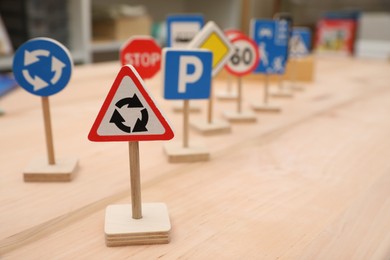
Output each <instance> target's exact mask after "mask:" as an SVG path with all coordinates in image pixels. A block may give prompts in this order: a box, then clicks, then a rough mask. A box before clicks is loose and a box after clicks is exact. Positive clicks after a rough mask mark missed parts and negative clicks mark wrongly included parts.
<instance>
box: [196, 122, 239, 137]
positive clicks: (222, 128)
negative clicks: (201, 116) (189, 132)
mask: <svg viewBox="0 0 390 260" xmlns="http://www.w3.org/2000/svg"><path fill="white" fill-rule="evenodd" d="M190 125H191V128H192V129H194V130H195V131H197V132H198V133H201V134H203V135H217V134H228V133H230V132H231V131H232V129H231V127H230V125H229V123H228V122H226V121H219V120H213V121H212V122H211V123H209V122H207V121H196V122H191V124H190Z"/></svg>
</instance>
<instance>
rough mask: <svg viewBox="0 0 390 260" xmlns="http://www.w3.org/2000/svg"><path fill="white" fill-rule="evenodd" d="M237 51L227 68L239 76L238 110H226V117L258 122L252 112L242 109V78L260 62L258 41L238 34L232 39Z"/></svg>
mask: <svg viewBox="0 0 390 260" xmlns="http://www.w3.org/2000/svg"><path fill="white" fill-rule="evenodd" d="M230 41H231V42H232V44H233V46H234V47H235V52H234V54H233V56H232V57H231V58H230V60H229V61H228V63H227V64H226V70H227V71H228V72H229V73H231V74H233V75H235V76H237V77H238V98H237V111H236V112H225V113H224V115H225V117H226V118H227V119H228V120H229V121H231V122H256V116H255V115H254V114H253V113H251V112H243V111H242V79H241V77H242V76H244V75H247V74H249V73H251V72H252V71H253V70H254V69H255V68H256V67H257V65H258V63H259V59H260V58H259V53H258V51H257V46H256V43H255V42H253V41H252V40H251V39H249V38H248V37H246V36H244V35H237V34H236V36H235V37H234V38H233V37H232V38H231V39H230Z"/></svg>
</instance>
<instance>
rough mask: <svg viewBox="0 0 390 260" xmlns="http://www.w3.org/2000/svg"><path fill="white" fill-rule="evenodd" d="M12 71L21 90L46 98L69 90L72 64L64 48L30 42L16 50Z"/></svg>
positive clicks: (46, 41) (43, 40) (53, 43)
mask: <svg viewBox="0 0 390 260" xmlns="http://www.w3.org/2000/svg"><path fill="white" fill-rule="evenodd" d="M12 68H13V72H14V75H15V79H16V81H17V82H18V83H19V85H20V86H21V87H22V88H24V89H25V90H26V91H28V92H30V93H31V94H34V95H37V96H42V97H47V96H51V95H54V94H56V93H58V92H60V91H61V90H63V89H64V88H65V87H66V85H67V84H68V82H69V80H70V77H71V74H72V69H73V62H72V57H71V55H70V52H69V50H68V49H67V48H66V47H65V46H63V45H62V44H61V43H59V42H58V41H56V40H53V39H50V38H43V37H42V38H34V39H31V40H29V41H27V42H25V43H24V44H23V45H21V46H20V47H19V48H18V49H17V51H16V53H15V56H14V60H13V66H12Z"/></svg>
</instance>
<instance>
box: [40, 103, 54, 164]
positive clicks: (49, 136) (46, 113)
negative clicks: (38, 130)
mask: <svg viewBox="0 0 390 260" xmlns="http://www.w3.org/2000/svg"><path fill="white" fill-rule="evenodd" d="M42 111H43V121H44V125H45V137H46V147H47V158H48V162H49V165H54V164H56V161H55V156H54V145H53V133H52V130H51V116H50V104H49V97H42Z"/></svg>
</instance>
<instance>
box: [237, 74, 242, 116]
mask: <svg viewBox="0 0 390 260" xmlns="http://www.w3.org/2000/svg"><path fill="white" fill-rule="evenodd" d="M237 81H238V89H237V94H238V96H237V113H238V114H241V113H242V79H241V77H238V78H237Z"/></svg>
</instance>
